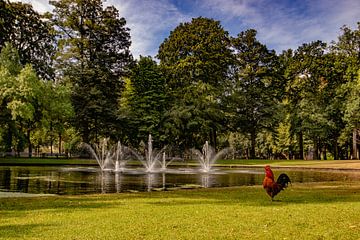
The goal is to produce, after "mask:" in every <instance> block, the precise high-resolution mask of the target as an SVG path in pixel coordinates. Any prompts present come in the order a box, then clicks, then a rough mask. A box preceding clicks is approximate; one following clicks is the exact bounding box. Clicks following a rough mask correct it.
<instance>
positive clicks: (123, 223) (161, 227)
mask: <svg viewBox="0 0 360 240" xmlns="http://www.w3.org/2000/svg"><path fill="white" fill-rule="evenodd" d="M276 199H277V200H278V201H274V202H272V201H271V200H270V199H269V197H267V195H266V194H265V192H264V190H263V189H262V187H261V186H244V187H233V188H222V189H197V190H179V191H168V192H145V193H120V194H107V195H86V196H55V197H36V198H0V216H1V217H0V239H360V182H324V183H317V184H314V183H311V184H301V183H296V184H293V185H292V186H290V187H289V188H288V189H286V190H285V191H284V192H281V193H280V194H279V195H278V196H277V197H276Z"/></svg>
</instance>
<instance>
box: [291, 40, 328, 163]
mask: <svg viewBox="0 0 360 240" xmlns="http://www.w3.org/2000/svg"><path fill="white" fill-rule="evenodd" d="M325 50H326V44H325V43H323V42H321V41H315V42H311V43H309V44H303V45H302V46H300V47H299V48H298V49H297V50H296V51H295V52H294V55H293V57H292V60H291V63H290V64H289V66H288V69H287V71H286V75H287V77H288V79H289V82H288V86H287V94H288V99H289V104H288V107H289V111H290V113H291V129H292V133H293V134H295V135H297V136H298V143H299V145H300V146H299V156H298V157H299V158H300V159H303V157H304V153H303V151H304V145H303V144H304V138H305V137H306V138H307V139H308V140H310V141H311V142H312V144H311V146H309V147H311V149H312V151H313V153H314V156H313V158H314V159H319V158H320V152H321V150H322V149H324V148H325V147H326V139H327V136H328V135H329V132H330V131H331V128H333V126H334V122H333V120H332V119H331V117H330V111H329V110H330V109H331V108H328V106H331V94H332V93H333V92H332V90H333V89H334V88H333V87H334V85H335V84H334V83H333V82H332V81H331V80H332V79H331V78H329V77H330V76H328V74H327V72H329V70H330V69H331V66H328V64H329V63H330V61H327V56H326V54H325ZM332 97H333V96H332Z"/></svg>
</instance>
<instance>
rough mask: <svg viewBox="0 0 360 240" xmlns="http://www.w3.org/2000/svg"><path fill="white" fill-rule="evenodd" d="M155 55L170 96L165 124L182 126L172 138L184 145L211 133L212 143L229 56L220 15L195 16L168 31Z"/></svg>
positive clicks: (219, 117)
mask: <svg viewBox="0 0 360 240" xmlns="http://www.w3.org/2000/svg"><path fill="white" fill-rule="evenodd" d="M157 57H158V58H159V59H160V67H161V68H162V69H163V71H164V73H165V76H166V81H167V82H166V86H167V92H169V94H170V96H171V110H170V112H169V113H168V115H167V119H166V120H165V121H166V123H165V125H166V126H167V128H168V129H169V133H170V132H172V133H174V132H173V130H176V129H177V131H175V132H176V133H179V131H180V132H181V134H180V135H176V134H174V135H172V137H171V138H172V141H173V142H175V143H176V144H178V145H180V146H182V147H184V148H186V147H190V146H199V145H200V144H201V145H202V144H203V143H204V142H205V140H208V139H209V138H210V141H211V144H213V145H215V147H216V134H217V131H219V130H220V129H221V127H222V123H223V111H222V109H221V104H220V103H221V99H222V98H223V94H224V91H223V90H224V89H225V83H226V81H227V79H228V74H229V66H230V63H231V60H232V55H231V50H230V40H229V36H228V33H227V32H226V31H225V30H224V29H223V28H222V26H221V25H220V22H219V21H215V20H213V19H208V18H203V17H199V18H194V19H192V21H191V22H187V23H181V24H180V25H179V26H177V27H176V28H175V29H174V30H173V31H172V32H171V33H170V36H169V37H168V38H166V39H165V40H164V42H163V43H162V44H161V45H160V48H159V52H158V55H157ZM170 129H171V130H170Z"/></svg>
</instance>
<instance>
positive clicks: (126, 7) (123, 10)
mask: <svg viewBox="0 0 360 240" xmlns="http://www.w3.org/2000/svg"><path fill="white" fill-rule="evenodd" d="M107 4H110V5H114V6H115V7H116V8H117V9H118V10H119V12H120V15H121V16H122V17H125V19H126V21H127V23H128V27H129V28H130V34H131V40H132V46H131V52H132V53H133V55H134V57H135V58H137V57H138V56H139V55H143V56H147V55H151V56H155V55H156V54H157V50H158V47H159V46H160V44H161V42H162V41H163V40H164V38H165V37H167V36H168V34H169V30H168V29H173V28H175V27H176V26H177V25H178V24H179V23H180V22H183V21H185V20H186V19H188V17H187V16H186V15H184V14H182V13H181V12H180V11H179V10H178V9H177V8H176V6H174V5H173V4H172V3H170V2H169V1H167V0H159V1H149V0H141V1H126V0H112V1H107Z"/></svg>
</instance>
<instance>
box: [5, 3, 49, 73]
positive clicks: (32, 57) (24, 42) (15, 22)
mask: <svg viewBox="0 0 360 240" xmlns="http://www.w3.org/2000/svg"><path fill="white" fill-rule="evenodd" d="M0 32H1V33H0V51H1V49H2V48H3V47H5V43H6V42H10V43H11V44H12V45H13V47H15V48H16V49H17V50H18V53H19V57H20V62H21V64H22V65H25V64H32V66H33V68H34V69H35V70H36V72H37V73H38V74H39V75H40V76H41V77H42V78H44V79H52V78H53V77H54V72H53V69H52V59H51V58H52V55H53V54H54V50H55V44H54V42H55V38H54V34H53V28H52V25H51V24H50V22H49V21H48V20H47V19H46V17H45V16H42V15H40V14H39V13H37V12H36V11H34V9H33V8H32V6H31V5H30V4H24V3H20V2H17V3H14V2H8V1H3V0H1V1H0Z"/></svg>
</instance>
